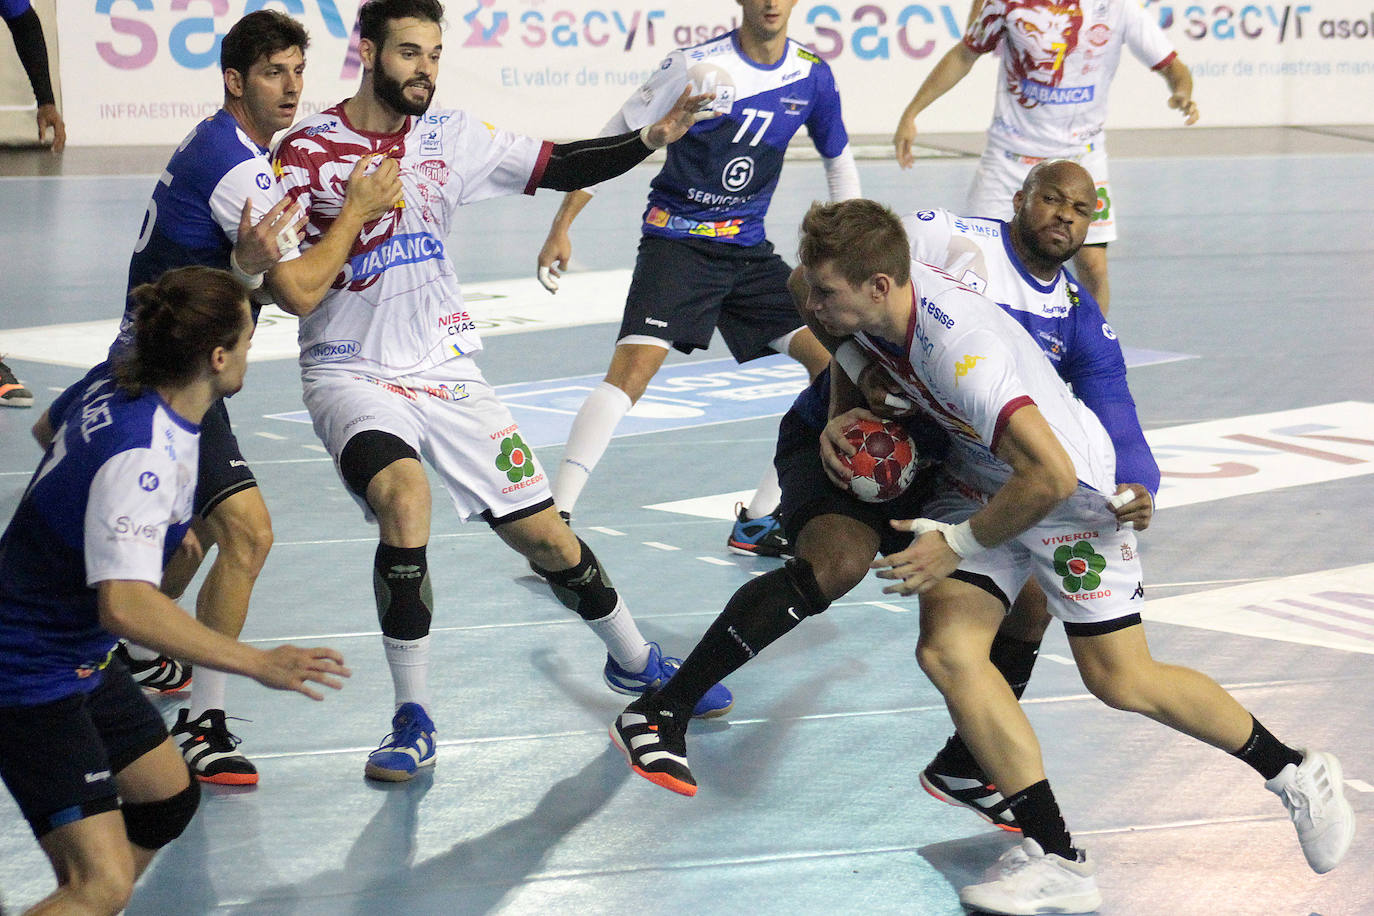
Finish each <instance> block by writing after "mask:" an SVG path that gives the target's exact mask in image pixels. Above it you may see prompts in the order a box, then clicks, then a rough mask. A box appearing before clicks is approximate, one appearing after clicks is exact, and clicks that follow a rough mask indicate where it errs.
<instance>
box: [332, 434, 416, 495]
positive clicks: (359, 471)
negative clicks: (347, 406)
mask: <svg viewBox="0 0 1374 916" xmlns="http://www.w3.org/2000/svg"><path fill="white" fill-rule="evenodd" d="M402 458H414V459H415V460H416V461H419V460H420V455H419V454H418V453H417V452H416V451H415V449H413V448H411V447H410V445H409V444H408V443H406V441H405V440H404V439H402V438H401V437H400V436H397V435H394V434H393V433H386V432H382V431H381V430H380V429H365V430H363V431H362V432H360V433H358V434H357V435H356V436H354V437H353V438H352V439H349V440H348V442H346V443H344V447H343V451H342V452H340V453H339V476H340V477H342V478H343V481H344V483H345V484H347V485H348V488H349V489H350V490H352V491H353V492H354V493H356V494H357V495H358V496H360V497H362V498H363V499H367V485H368V484H370V483H372V478H374V477H376V476H377V475H378V474H380V473H381V472H382V470H383V469H384V468H385V467H386V466H387V465H389V464H391V463H392V462H394V461H399V460H401V459H402Z"/></svg>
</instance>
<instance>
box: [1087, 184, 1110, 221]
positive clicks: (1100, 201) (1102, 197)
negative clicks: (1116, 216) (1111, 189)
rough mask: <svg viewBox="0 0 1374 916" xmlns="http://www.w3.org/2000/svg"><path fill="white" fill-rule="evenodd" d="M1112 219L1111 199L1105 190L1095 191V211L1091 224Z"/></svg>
mask: <svg viewBox="0 0 1374 916" xmlns="http://www.w3.org/2000/svg"><path fill="white" fill-rule="evenodd" d="M1111 218H1112V198H1111V196H1110V195H1109V194H1108V193H1107V189H1106V188H1098V189H1097V210H1096V212H1094V213H1093V218H1092V220H1091V222H1094V223H1097V222H1101V221H1103V220H1108V219H1111Z"/></svg>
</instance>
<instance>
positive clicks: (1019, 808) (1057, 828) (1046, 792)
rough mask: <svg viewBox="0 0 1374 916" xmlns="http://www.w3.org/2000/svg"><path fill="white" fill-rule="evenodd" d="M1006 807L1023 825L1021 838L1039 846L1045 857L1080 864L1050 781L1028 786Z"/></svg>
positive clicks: (1009, 799) (1046, 780)
mask: <svg viewBox="0 0 1374 916" xmlns="http://www.w3.org/2000/svg"><path fill="white" fill-rule="evenodd" d="M1007 803H1008V804H1009V805H1010V806H1011V813H1012V815H1013V816H1015V818H1016V823H1018V824H1020V825H1021V835H1022V836H1025V837H1029V838H1030V839H1032V840H1035V842H1037V843H1039V844H1040V848H1041V849H1043V850H1044V851H1045V854H1046V855H1050V854H1054V855H1057V856H1061V857H1063V858H1065V859H1068V860H1069V861H1070V862H1076V861H1077V860H1078V851H1077V850H1076V849H1074V848H1073V838H1072V837H1070V836H1069V828H1068V826H1067V825H1066V824H1065V823H1064V815H1063V814H1061V813H1060V811H1059V802H1057V801H1055V799H1054V790H1053V789H1051V788H1050V781H1049V780H1048V779H1042V780H1040V781H1039V782H1037V783H1032V784H1031V785H1029V786H1026V787H1025V788H1024V789H1022V790H1021V791H1020V792H1017V793H1016V794H1015V795H1013V796H1011V798H1008V799H1007Z"/></svg>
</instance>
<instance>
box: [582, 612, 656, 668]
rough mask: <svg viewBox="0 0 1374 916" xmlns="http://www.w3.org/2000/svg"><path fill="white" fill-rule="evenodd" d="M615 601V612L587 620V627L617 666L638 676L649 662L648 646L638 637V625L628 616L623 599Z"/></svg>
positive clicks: (642, 638)
mask: <svg viewBox="0 0 1374 916" xmlns="http://www.w3.org/2000/svg"><path fill="white" fill-rule="evenodd" d="M617 599H618V600H617V601H616V603H615V610H613V611H611V612H610V613H609V614H607V615H606V616H605V617H600V618H598V619H596V620H588V621H587V626H589V627H591V628H592V632H593V633H595V634H596V635H597V636H598V637H599V638H600V639H601V641H602V642H603V643H605V644H606V651H607V652H609V653H610V655H611V658H613V659H615V663H616V664H617V665H619V666H620V667H622V668H624V669H625V670H626V671H630V672H633V673H635V674H638V673H639V672H641V671H643V670H644V666H645V665H646V664H648V662H649V644H648V643H647V642H645V641H644V637H643V636H641V635H640V632H639V625H638V624H637V623H635V619H634V617H632V616H630V610H629V608H627V607H625V599H624V598H620V597H619V596H617Z"/></svg>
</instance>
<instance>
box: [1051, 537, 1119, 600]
mask: <svg viewBox="0 0 1374 916" xmlns="http://www.w3.org/2000/svg"><path fill="white" fill-rule="evenodd" d="M1106 568H1107V561H1106V560H1105V559H1104V558H1103V557H1102V555H1101V554H1100V553H1098V552H1097V551H1096V550H1094V549H1093V545H1092V542H1091V541H1078V542H1076V543H1075V544H1073V545H1072V546H1070V545H1068V544H1060V545H1059V547H1058V548H1056V549H1055V551H1054V571H1055V573H1056V574H1058V575H1060V576H1062V577H1063V579H1064V581H1063V585H1064V591H1066V592H1090V591H1092V590H1093V589H1095V588H1097V587H1098V586H1100V585H1101V584H1102V570H1104V569H1106Z"/></svg>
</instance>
